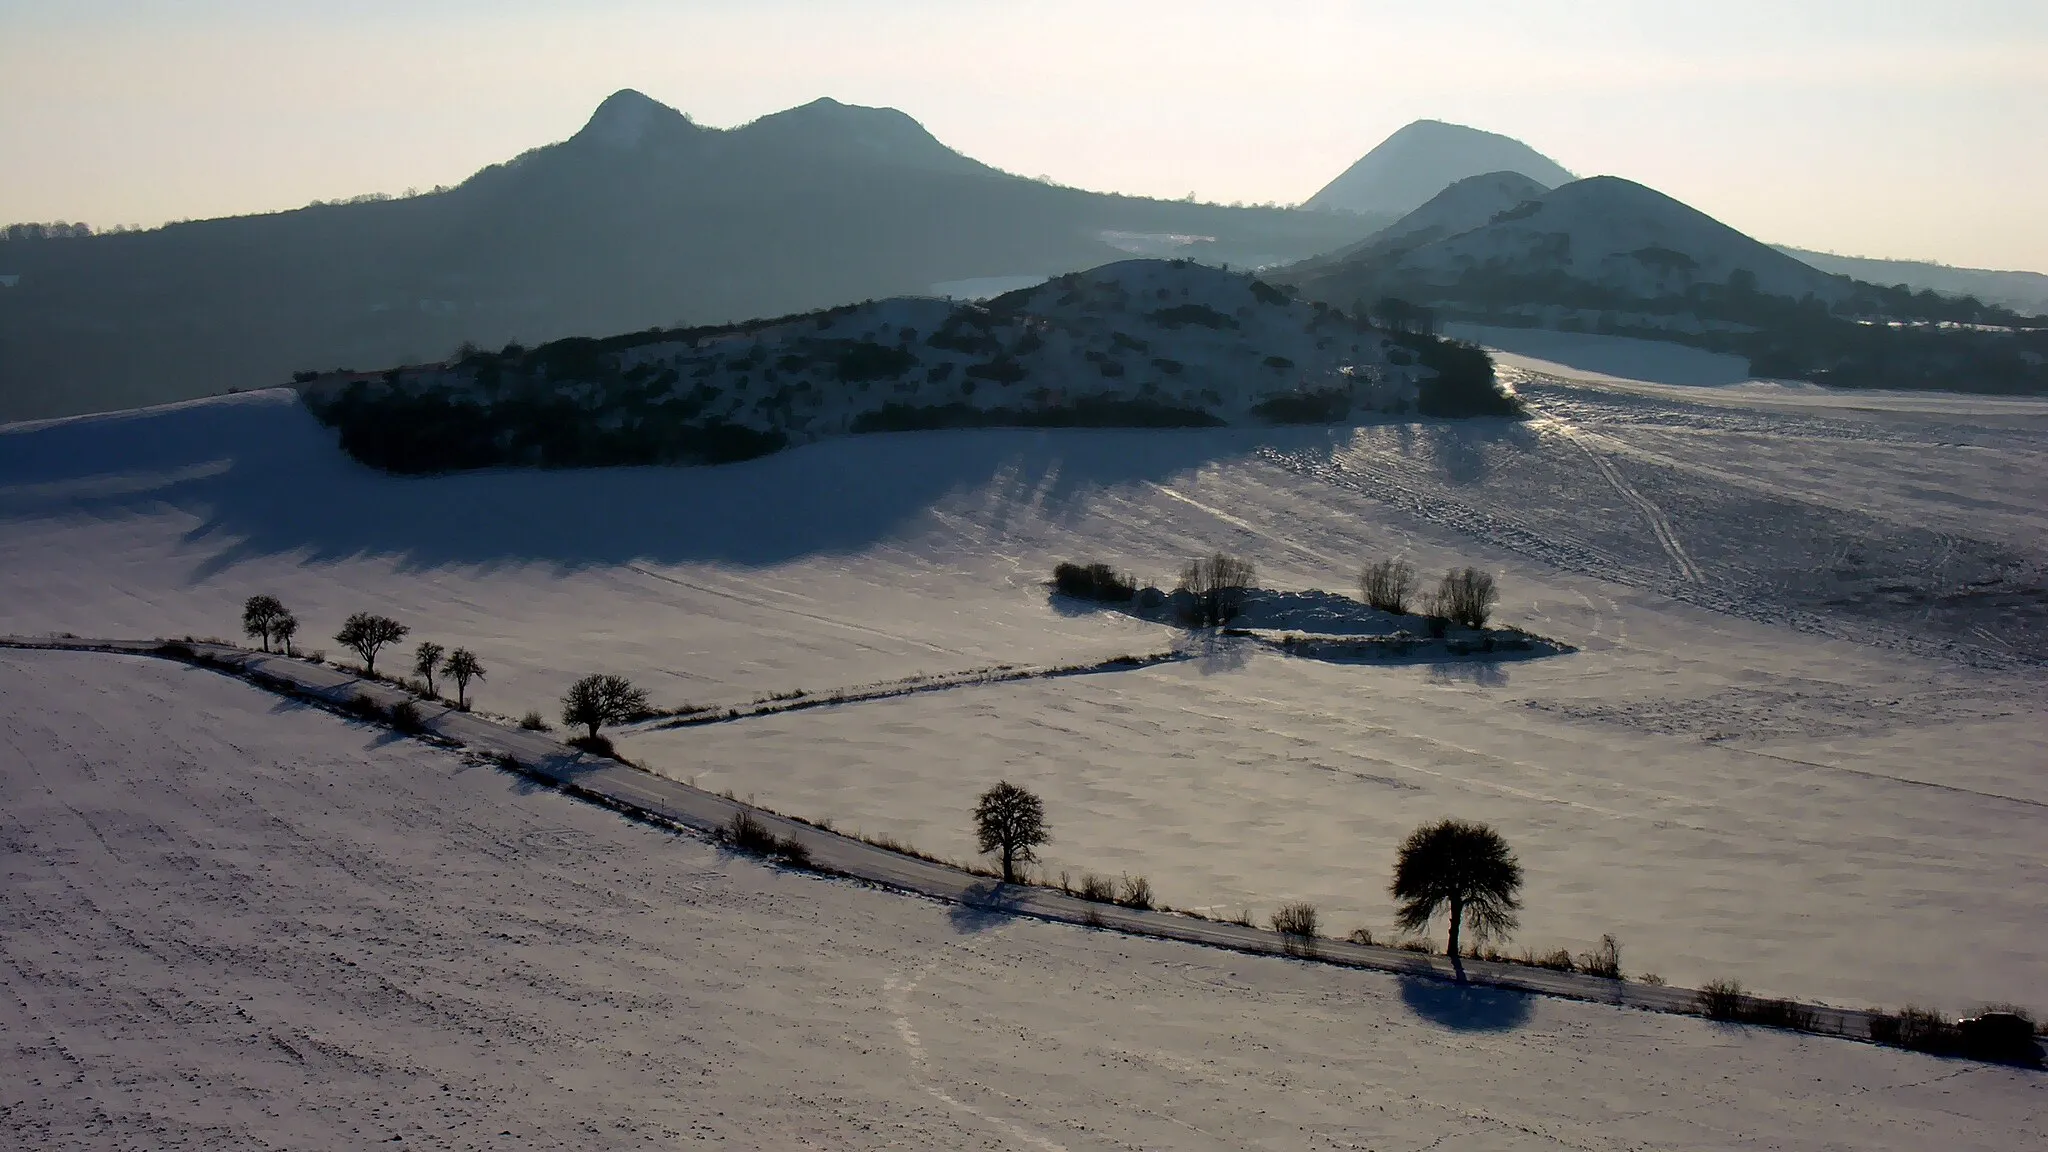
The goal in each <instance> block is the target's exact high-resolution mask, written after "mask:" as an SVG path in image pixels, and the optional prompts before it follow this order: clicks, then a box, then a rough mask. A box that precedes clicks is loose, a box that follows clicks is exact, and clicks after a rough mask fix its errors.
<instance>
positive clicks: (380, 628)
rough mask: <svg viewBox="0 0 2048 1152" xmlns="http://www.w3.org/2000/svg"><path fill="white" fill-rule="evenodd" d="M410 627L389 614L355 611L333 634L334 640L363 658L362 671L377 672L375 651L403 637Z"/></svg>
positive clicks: (372, 673) (373, 674) (373, 673)
mask: <svg viewBox="0 0 2048 1152" xmlns="http://www.w3.org/2000/svg"><path fill="white" fill-rule="evenodd" d="M410 631H412V629H410V628H408V627H406V626H405V625H403V624H400V623H399V622H398V621H396V620H393V619H392V618H391V617H389V616H373V615H371V614H370V613H368V612H357V613H355V614H354V615H352V616H350V617H349V618H348V619H347V620H344V621H342V625H341V631H339V632H336V633H335V634H334V642H335V643H336V644H339V645H341V646H342V647H344V648H347V649H349V650H350V651H352V652H354V653H355V654H356V655H358V656H361V657H362V658H363V671H365V672H368V673H369V674H370V675H372V676H375V675H376V674H377V653H378V652H379V651H381V650H382V649H383V648H385V647H386V646H387V645H391V644H396V643H398V642H399V641H400V640H403V639H405V634H406V633H408V632H410Z"/></svg>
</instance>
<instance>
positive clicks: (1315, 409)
mask: <svg viewBox="0 0 2048 1152" xmlns="http://www.w3.org/2000/svg"><path fill="white" fill-rule="evenodd" d="M1272 359H1279V357H1273V358H1272ZM1269 363H1270V360H1269ZM1252 415H1254V416H1257V417H1258V418H1259V419H1261V420H1264V421H1266V422H1267V423H1270V424H1334V423H1336V422H1337V421H1339V420H1342V419H1344V418H1345V417H1347V416H1349V415H1351V393H1350V392H1348V391H1346V390H1345V389H1342V388H1321V389H1316V390H1313V391H1303V392H1287V393H1283V394H1281V395H1279V396H1268V397H1267V398H1265V399H1264V400H1261V401H1259V402H1258V403H1257V404H1254V405H1252Z"/></svg>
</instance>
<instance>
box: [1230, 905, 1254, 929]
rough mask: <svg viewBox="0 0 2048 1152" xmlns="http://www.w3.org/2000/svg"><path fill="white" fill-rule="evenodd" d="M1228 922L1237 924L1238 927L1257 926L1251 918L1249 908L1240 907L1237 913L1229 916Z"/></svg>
mask: <svg viewBox="0 0 2048 1152" xmlns="http://www.w3.org/2000/svg"><path fill="white" fill-rule="evenodd" d="M1230 922H1231V923H1232V924H1235V925H1237V926H1238V927H1239V928H1256V927H1258V924H1257V922H1256V921H1254V920H1253V919H1252V910H1251V909H1249V908H1243V909H1240V910H1239V911H1238V913H1237V915H1235V916H1232V917H1231V918H1230Z"/></svg>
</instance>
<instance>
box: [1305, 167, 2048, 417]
mask: <svg viewBox="0 0 2048 1152" xmlns="http://www.w3.org/2000/svg"><path fill="white" fill-rule="evenodd" d="M1526 191H1527V185H1526V184H1517V183H1516V182H1515V181H1514V180H1511V179H1506V180H1503V179H1497V178H1494V177H1486V178H1478V179H1476V180H1475V181H1467V182H1463V183H1461V184H1459V185H1454V186H1453V187H1452V188H1449V189H1446V190H1445V191H1444V192H1443V193H1442V194H1440V195H1439V196H1438V197H1437V198H1436V199H1434V200H1432V201H1431V202H1430V203H1429V204H1425V205H1424V206H1422V207H1421V208H1418V209H1417V210H1416V211H1415V212H1413V213H1411V214H1410V215H1409V216H1407V217H1404V218H1403V219H1401V220H1399V221H1397V222H1395V223H1394V224H1392V225H1390V226H1388V227H1387V228H1386V229H1385V230H1383V231H1382V232H1380V233H1378V234H1376V235H1374V236H1372V237H1368V238H1367V239H1366V240H1364V241H1362V242H1361V243H1359V244H1356V245H1353V246H1352V248H1351V249H1350V250H1349V252H1348V254H1346V255H1345V256H1343V258H1341V259H1335V260H1329V259H1324V260H1310V261H1306V262H1303V263H1301V264H1298V265H1295V266H1293V267H1291V268H1287V269H1281V270H1276V271H1274V272H1272V273H1270V275H1271V276H1272V277H1273V278H1274V279H1275V280H1277V281H1279V282H1282V283H1287V284H1292V285H1295V286H1297V287H1299V288H1300V290H1301V291H1302V293H1303V294H1304V295H1305V296H1308V297H1310V298H1312V299H1320V300H1324V301H1327V302H1329V303H1332V304H1336V305H1340V306H1344V307H1354V308H1356V307H1368V308H1380V307H1382V305H1381V303H1380V302H1382V301H1391V302H1398V307H1397V308H1396V309H1395V310H1396V311H1400V312H1402V313H1403V314H1406V312H1407V311H1408V310H1411V309H1412V308H1413V307H1414V306H1416V305H1421V306H1424V307H1426V308H1427V309H1428V310H1429V311H1430V312H1431V313H1433V314H1434V315H1435V316H1436V317H1437V318H1438V319H1443V320H1464V321H1475V322H1480V323H1488V324H1507V325H1520V326H1528V327H1543V328H1558V329H1565V330H1574V331H1594V332H1604V333H1610V334H1616V335H1628V336H1637V337H1647V338H1651V339H1671V340H1680V341H1684V342H1687V343H1692V344H1696V345H1699V346H1701V347H1706V348H1709V349H1711V350H1714V351H1720V352H1735V353H1739V354H1741V355H1743V356H1746V357H1748V358H1749V359H1750V365H1751V370H1752V371H1753V372H1756V373H1758V374H1760V375H1766V376H1779V377H1794V378H1798V379H1805V380H1814V381H1818V382H1824V383H1830V384H1838V385H1844V386H1853V387H1889V388H1945V389H1957V390H1968V391H1988V392H2036V391H2043V390H2048V329H2043V328H2035V327H2033V323H2032V322H2030V321H2028V320H2026V319H2025V318H2024V317H2021V316H2018V315H2015V314H2013V313H2011V312H2010V311H2007V310H2003V309H2000V308H1997V307H1992V306H1988V305H1985V304H1983V303H1982V302H1980V301H1973V300H1969V299H1961V300H1958V299H1952V298H1946V297H1940V296H1937V295H1935V294H1933V293H1930V292H1911V291H1905V290H1901V289H1898V288H1896V287H1890V286H1884V285H1874V284H1869V283H1864V282H1861V281H1857V280H1855V279H1852V278H1850V277H1848V276H1840V275H1832V274H1829V273H1826V272H1822V271H1820V270H1819V269H1816V268H1813V267H1811V266H1809V265H1807V264H1804V263H1802V262H1800V261H1799V260H1796V259H1794V258H1793V257H1791V256H1788V255H1786V254H1785V253H1784V252H1782V251H1779V250H1778V249H1776V248H1773V247H1771V246H1769V245H1767V244H1763V243H1760V242H1759V241H1757V240H1754V239H1752V238H1750V237H1748V236H1745V235H1743V234H1742V233H1741V232H1739V231H1737V230H1735V229H1733V228H1730V227H1729V226H1727V225H1726V224H1723V223H1721V222H1720V221H1718V220H1715V219H1714V218H1712V217H1711V216H1708V215H1707V214H1705V213H1703V212H1700V211H1699V210H1697V209H1695V208H1692V207H1690V206H1688V205H1686V204H1683V203H1680V202H1679V201H1677V200H1675V199H1673V198H1671V197H1669V196H1666V195H1664V194H1663V193H1661V192H1658V191H1656V190H1654V189H1651V188H1646V187H1644V186H1643V185H1641V184H1637V183H1635V182H1633V181H1629V180H1623V179H1621V178H1619V177H1614V176H1596V177H1592V178H1590V179H1586V180H1578V181H1574V182H1572V183H1570V184H1566V185H1564V186H1562V187H1559V188H1555V189H1552V190H1550V191H1548V192H1544V193H1542V194H1541V195H1539V196H1535V197H1533V198H1529V199H1522V200H1520V202H1519V203H1515V204H1513V206H1512V207H1506V208H1502V207H1501V205H1504V204H1508V203H1509V202H1511V201H1514V200H1516V199H1517V198H1518V197H1520V196H1521V195H1522V194H1524V193H1525V192H1526ZM1489 212H1491V213H1492V214H1491V215H1487V213H1489ZM1482 218H1483V223H1478V224H1476V225H1474V222H1475V221H1479V220H1481V219H1482ZM1468 225H1473V226H1469V227H1467V226H1468ZM1460 229H1462V230H1460ZM1446 233H1448V234H1446ZM1416 241H1422V242H1420V243H1417V242H1416Z"/></svg>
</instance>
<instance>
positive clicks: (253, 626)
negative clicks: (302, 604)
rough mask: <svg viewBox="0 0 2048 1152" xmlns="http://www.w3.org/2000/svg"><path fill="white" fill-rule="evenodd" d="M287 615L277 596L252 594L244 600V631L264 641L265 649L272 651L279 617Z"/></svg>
mask: <svg viewBox="0 0 2048 1152" xmlns="http://www.w3.org/2000/svg"><path fill="white" fill-rule="evenodd" d="M284 615H286V612H285V610H284V605H283V604H281V603H279V602H278V599H277V597H275V596H251V597H249V598H248V599H247V600H244V601H242V632H243V633H244V634H245V635H247V636H250V637H252V638H254V639H257V640H260V641H262V642H263V650H264V651H265V652H268V651H270V638H271V637H272V636H274V635H276V631H275V629H276V625H277V619H278V617H280V616H284Z"/></svg>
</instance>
